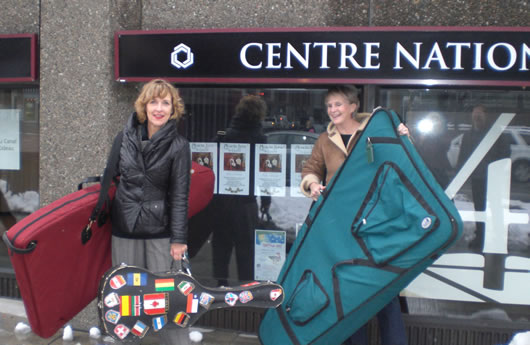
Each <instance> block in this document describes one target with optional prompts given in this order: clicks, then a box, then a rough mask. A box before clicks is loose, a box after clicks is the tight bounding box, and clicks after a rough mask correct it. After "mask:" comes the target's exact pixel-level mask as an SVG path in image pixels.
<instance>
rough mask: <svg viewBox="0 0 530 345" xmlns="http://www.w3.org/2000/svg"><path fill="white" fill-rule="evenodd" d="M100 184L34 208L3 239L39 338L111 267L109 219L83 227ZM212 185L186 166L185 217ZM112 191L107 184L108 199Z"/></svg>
mask: <svg viewBox="0 0 530 345" xmlns="http://www.w3.org/2000/svg"><path fill="white" fill-rule="evenodd" d="M100 186H101V185H100V184H95V185H92V186H89V187H87V188H84V189H81V190H78V191H77V192H74V193H72V194H69V195H67V196H65V197H63V198H61V199H59V200H57V201H55V202H53V203H51V204H49V205H48V206H45V207H43V208H41V209H39V210H37V211H36V212H34V213H32V214H30V215H29V216H27V217H25V218H24V219H22V220H21V221H20V222H18V223H17V224H15V225H14V226H13V227H11V228H10V229H9V230H8V231H7V232H5V233H4V235H3V240H4V242H5V243H6V245H7V246H8V248H9V254H10V258H11V262H12V265H13V268H14V270H15V275H16V279H17V283H18V286H19V289H20V293H21V296H22V299H23V301H24V306H25V308H26V314H27V316H28V321H29V323H30V326H31V328H32V330H33V332H34V333H36V334H37V335H39V336H41V337H43V338H48V337H51V336H52V335H53V334H55V332H56V331H57V330H58V329H59V328H61V327H62V326H63V325H64V324H65V323H66V322H68V321H69V320H71V319H72V318H73V317H74V316H75V315H76V314H77V313H79V312H80V311H81V310H82V309H83V308H85V307H86V306H87V305H88V304H89V303H90V302H91V301H92V300H93V299H94V298H96V295H97V291H98V284H99V281H100V279H101V277H102V276H103V274H104V273H105V272H106V271H107V270H108V269H109V268H110V267H111V256H110V236H111V233H110V231H111V227H110V221H105V220H104V219H103V221H104V223H103V224H102V225H101V226H99V224H98V221H94V222H91V226H90V227H89V228H88V229H87V224H88V223H89V218H90V217H91V215H92V211H93V209H94V207H95V206H96V204H97V201H98V197H99V194H100V193H99V192H100ZM213 187H214V174H213V171H212V170H210V169H208V168H206V167H203V166H201V165H199V164H196V163H195V164H192V175H191V182H190V196H189V210H188V216H189V217H191V216H192V215H193V214H195V213H197V212H198V211H200V210H201V209H202V208H204V207H205V206H206V205H207V204H208V202H209V201H210V200H211V198H212V196H213ZM114 192H115V187H114V186H111V187H110V188H109V191H108V195H109V197H110V198H112V197H113V195H114ZM87 230H91V231H90V232H91V234H90V236H88V237H87V236H86V234H87ZM83 242H86V243H84V244H83Z"/></svg>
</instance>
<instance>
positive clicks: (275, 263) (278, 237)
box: [254, 229, 287, 281]
mask: <svg viewBox="0 0 530 345" xmlns="http://www.w3.org/2000/svg"><path fill="white" fill-rule="evenodd" d="M286 244H287V235H286V232H285V231H276V230H258V229H256V242H255V251H254V253H255V254H254V279H255V280H270V281H276V279H278V274H280V270H281V269H282V266H283V263H284V262H285V253H286V248H287V247H286Z"/></svg>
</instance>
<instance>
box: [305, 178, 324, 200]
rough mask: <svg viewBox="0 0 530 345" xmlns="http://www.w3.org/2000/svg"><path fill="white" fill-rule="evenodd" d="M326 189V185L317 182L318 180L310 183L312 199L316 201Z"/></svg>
mask: <svg viewBox="0 0 530 345" xmlns="http://www.w3.org/2000/svg"><path fill="white" fill-rule="evenodd" d="M324 189H326V187H324V186H323V185H321V184H319V183H316V182H313V183H311V184H310V185H309V190H310V191H311V195H310V196H311V199H313V200H315V201H316V200H317V199H318V197H319V196H320V194H322V192H323V191H324Z"/></svg>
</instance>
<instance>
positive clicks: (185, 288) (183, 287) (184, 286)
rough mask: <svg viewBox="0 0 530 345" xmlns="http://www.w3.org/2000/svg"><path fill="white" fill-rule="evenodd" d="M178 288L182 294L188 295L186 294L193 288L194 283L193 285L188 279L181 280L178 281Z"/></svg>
mask: <svg viewBox="0 0 530 345" xmlns="http://www.w3.org/2000/svg"><path fill="white" fill-rule="evenodd" d="M178 288H179V290H180V292H182V294H183V295H184V296H188V294H189V293H190V292H192V291H193V289H194V288H195V285H193V284H192V283H190V282H188V281H185V280H183V281H181V282H180V283H179V285H178Z"/></svg>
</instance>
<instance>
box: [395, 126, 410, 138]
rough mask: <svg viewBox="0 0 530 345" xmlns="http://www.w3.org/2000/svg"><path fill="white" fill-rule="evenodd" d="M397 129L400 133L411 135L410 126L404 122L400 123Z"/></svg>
mask: <svg viewBox="0 0 530 345" xmlns="http://www.w3.org/2000/svg"><path fill="white" fill-rule="evenodd" d="M397 130H398V133H399V135H410V134H409V128H408V127H407V126H405V125H404V124H402V123H400V124H399V126H398V128H397Z"/></svg>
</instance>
